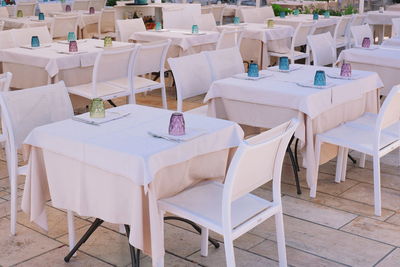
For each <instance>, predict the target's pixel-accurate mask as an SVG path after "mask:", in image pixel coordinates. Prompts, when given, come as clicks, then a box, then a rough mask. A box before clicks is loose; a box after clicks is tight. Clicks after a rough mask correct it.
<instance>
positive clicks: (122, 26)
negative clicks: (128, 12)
mask: <svg viewBox="0 0 400 267" xmlns="http://www.w3.org/2000/svg"><path fill="white" fill-rule="evenodd" d="M116 23H117V31H118V39H119V41H121V42H128V41H129V37H130V36H131V35H132V33H134V32H144V31H146V26H145V25H144V22H143V19H142V18H138V19H124V20H117V21H116Z"/></svg>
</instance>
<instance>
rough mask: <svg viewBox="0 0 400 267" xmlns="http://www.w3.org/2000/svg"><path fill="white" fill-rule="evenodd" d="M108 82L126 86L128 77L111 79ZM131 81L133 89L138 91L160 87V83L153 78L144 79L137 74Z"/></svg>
mask: <svg viewBox="0 0 400 267" xmlns="http://www.w3.org/2000/svg"><path fill="white" fill-rule="evenodd" d="M110 83H112V84H114V85H116V86H120V87H122V88H128V78H122V79H117V80H113V81H110ZM133 83H134V84H133V87H134V88H135V90H138V91H140V92H142V91H148V90H153V89H157V88H161V87H162V84H161V83H159V82H155V81H153V80H150V79H146V78H143V77H138V76H136V77H135V80H134V81H133Z"/></svg>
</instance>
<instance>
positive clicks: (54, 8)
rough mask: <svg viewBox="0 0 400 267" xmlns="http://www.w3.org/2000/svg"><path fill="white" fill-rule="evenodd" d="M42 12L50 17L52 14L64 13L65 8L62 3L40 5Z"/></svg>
mask: <svg viewBox="0 0 400 267" xmlns="http://www.w3.org/2000/svg"><path fill="white" fill-rule="evenodd" d="M39 10H40V12H42V13H44V15H45V16H48V15H49V14H50V13H54V12H63V7H62V4H61V3H60V2H58V3H39Z"/></svg>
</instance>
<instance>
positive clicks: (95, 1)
mask: <svg viewBox="0 0 400 267" xmlns="http://www.w3.org/2000/svg"><path fill="white" fill-rule="evenodd" d="M106 2H107V1H106V0H90V2H89V7H94V10H96V11H101V10H102V9H103V8H104V7H105V6H106Z"/></svg>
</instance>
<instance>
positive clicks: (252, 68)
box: [247, 62, 259, 77]
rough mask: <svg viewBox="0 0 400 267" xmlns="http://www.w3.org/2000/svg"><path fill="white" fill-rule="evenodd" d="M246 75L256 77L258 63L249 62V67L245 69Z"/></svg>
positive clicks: (257, 74)
mask: <svg viewBox="0 0 400 267" xmlns="http://www.w3.org/2000/svg"><path fill="white" fill-rule="evenodd" d="M247 76H249V77H258V76H259V73H258V64H257V63H253V62H252V63H250V64H249V69H248V70H247Z"/></svg>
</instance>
